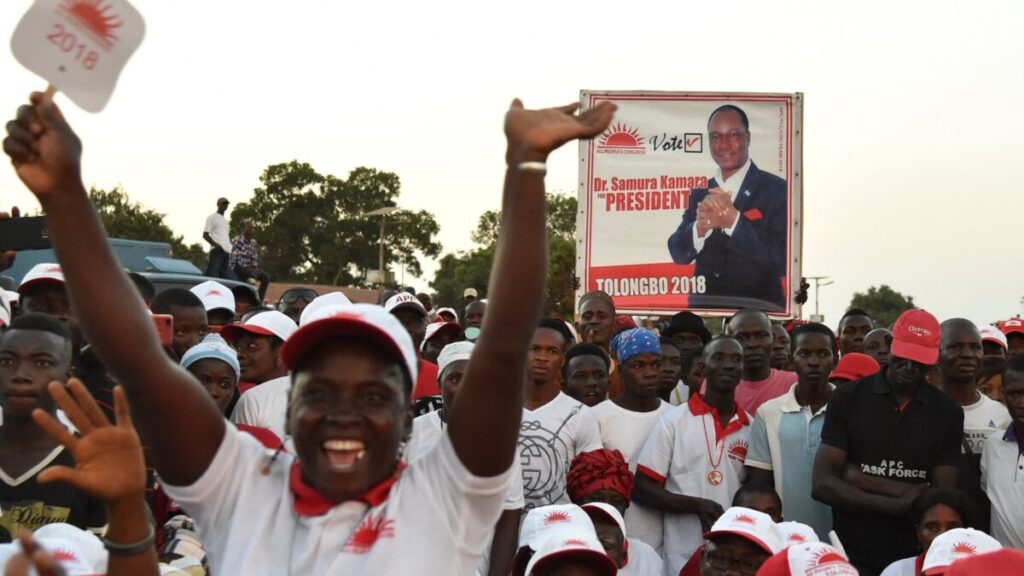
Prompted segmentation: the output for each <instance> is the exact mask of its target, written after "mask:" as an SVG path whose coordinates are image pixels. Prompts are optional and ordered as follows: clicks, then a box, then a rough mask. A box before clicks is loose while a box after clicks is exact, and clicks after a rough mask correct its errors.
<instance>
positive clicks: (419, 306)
mask: <svg viewBox="0 0 1024 576" xmlns="http://www.w3.org/2000/svg"><path fill="white" fill-rule="evenodd" d="M398 308H410V309H412V310H415V311H417V312H419V313H421V314H423V315H424V316H426V315H427V309H426V308H424V307H423V303H422V302H420V301H419V298H416V297H415V296H413V295H412V294H409V293H408V292H399V293H398V294H395V295H394V296H392V297H391V298H388V301H387V302H385V303H384V311H385V312H393V311H395V310H396V309H398Z"/></svg>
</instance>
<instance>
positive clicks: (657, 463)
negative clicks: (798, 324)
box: [637, 395, 751, 576]
mask: <svg viewBox="0 0 1024 576" xmlns="http://www.w3.org/2000/svg"><path fill="white" fill-rule="evenodd" d="M750 420H751V418H750V416H749V415H748V414H747V413H746V412H743V411H742V410H740V409H739V406H737V407H736V412H735V414H733V417H732V419H731V420H730V421H729V423H728V425H726V426H725V427H724V428H723V427H722V425H721V421H720V420H719V418H718V413H717V411H716V410H714V409H713V408H711V407H710V406H708V405H707V404H706V403H705V402H704V400H703V399H702V398H701V397H700V396H699V395H694V396H692V397H691V398H690V399H689V400H688V401H687V403H686V404H683V405H681V406H676V407H675V408H673V409H671V410H669V411H668V412H666V413H665V414H664V415H662V417H661V419H660V420H659V421H658V423H657V424H656V425H655V426H654V429H653V430H651V435H650V437H648V438H647V443H646V444H644V448H643V450H642V451H641V452H640V459H639V460H638V462H637V473H639V474H645V475H646V476H648V477H649V478H652V479H653V480H654V481H656V482H658V483H660V484H663V485H664V486H665V489H666V490H668V491H669V492H672V493H675V494H682V495H685V496H693V497H697V498H705V499H707V500H713V501H715V502H717V503H718V504H719V505H720V506H721V507H722V508H728V507H729V506H731V505H732V497H733V496H734V495H735V494H736V491H737V490H739V488H740V485H741V484H742V483H743V480H744V479H745V478H746V473H745V471H744V469H743V463H744V461H745V460H746V457H747V448H748V446H749V442H750ZM712 470H716V471H717V472H718V473H719V474H720V476H718V477H717V480H719V483H718V484H717V485H715V484H712V482H711V481H710V480H709V473H710V472H711V471H712ZM703 543H704V536H703V532H702V531H701V526H700V520H698V518H697V516H696V515H695V514H665V530H664V543H663V549H664V557H665V574H667V575H670V576H675V575H676V574H678V573H679V571H680V570H682V568H683V566H685V565H686V562H687V561H688V560H689V559H690V556H692V555H693V553H694V551H696V550H697V548H698V547H699V546H700V545H701V544H703Z"/></svg>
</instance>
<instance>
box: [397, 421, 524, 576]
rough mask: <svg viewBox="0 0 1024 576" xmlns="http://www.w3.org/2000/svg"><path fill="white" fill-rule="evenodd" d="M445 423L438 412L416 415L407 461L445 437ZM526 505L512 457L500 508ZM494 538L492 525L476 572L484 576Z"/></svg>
mask: <svg viewBox="0 0 1024 576" xmlns="http://www.w3.org/2000/svg"><path fill="white" fill-rule="evenodd" d="M446 436H447V434H445V425H444V422H442V421H441V413H440V412H437V411H435V412H427V413H426V414H424V415H422V416H417V417H416V419H415V420H413V421H412V438H410V439H409V443H408V444H406V446H405V455H406V456H405V457H406V459H407V460H408V461H409V462H415V461H416V460H419V459H420V458H423V457H424V456H426V455H428V454H429V453H430V452H431V451H432V450H434V449H435V447H436V446H437V445H438V444H439V443H440V442H441V438H443V437H446ZM525 505H526V501H525V500H524V499H523V470H522V467H521V466H520V464H519V458H513V459H512V479H511V481H510V482H509V485H508V494H506V495H505V503H504V505H503V506H502V507H501V509H502V510H522V508H523V506H525ZM493 540H494V526H491V529H490V536H489V538H488V539H487V546H486V547H485V548H484V555H483V557H482V558H481V559H480V564H479V565H478V566H477V570H476V573H477V574H478V575H479V576H485V575H486V574H487V570H488V569H489V568H490V565H491V562H490V556H491V544H492V542H493Z"/></svg>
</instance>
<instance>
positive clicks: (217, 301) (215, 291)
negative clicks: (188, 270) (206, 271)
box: [189, 280, 235, 314]
mask: <svg viewBox="0 0 1024 576" xmlns="http://www.w3.org/2000/svg"><path fill="white" fill-rule="evenodd" d="M189 291H190V292H192V293H193V294H195V295H196V296H198V297H199V299H200V300H202V301H203V308H206V311H207V312H210V311H213V310H227V311H229V312H231V313H232V314H234V313H235V293H234V292H232V291H231V289H230V288H228V287H227V286H225V285H223V284H221V283H220V282H214V281H213V280H207V281H206V282H203V283H202V284H196V285H195V286H193V287H192V288H189Z"/></svg>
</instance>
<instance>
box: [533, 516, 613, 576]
mask: <svg viewBox="0 0 1024 576" xmlns="http://www.w3.org/2000/svg"><path fill="white" fill-rule="evenodd" d="M573 508H575V509H576V510H575V511H573V513H572V516H574V519H573V520H571V521H561V520H559V521H557V522H553V523H549V524H547V525H546V526H545V527H544V529H543V530H542V531H541V532H539V533H537V534H535V537H534V540H535V542H531V543H530V547H531V548H533V549H535V550H536V553H535V554H534V555H533V557H532V558H530V562H529V563H528V564H527V565H526V574H527V576H529V575H530V574H533V573H534V570H536V569H538V568H541V567H543V566H545V565H547V564H549V563H551V562H554V561H555V560H557V559H559V558H565V557H567V556H572V557H576V558H579V559H586V560H587V561H588V562H589V563H590V564H591V566H592V567H593V568H594V569H595V570H596V572H595V573H596V574H598V575H600V576H614V574H615V573H616V572H618V567H616V566H615V562H613V561H612V559H611V558H609V557H608V554H607V553H606V552H605V551H604V547H603V546H602V545H601V541H600V540H598V539H597V532H596V531H595V530H594V523H593V522H592V521H591V520H590V517H589V516H587V515H586V513H584V512H583V510H582V509H580V508H579V507H578V506H575V505H573ZM535 510H536V509H535ZM531 512H532V511H531ZM564 512H565V510H562V511H549V512H547V513H546V514H545V518H550V517H551V516H550V515H551V514H554V515H555V516H554V517H555V518H560V515H561V514H563V513H564ZM523 544H525V543H524V542H523V541H522V540H520V545H523Z"/></svg>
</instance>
